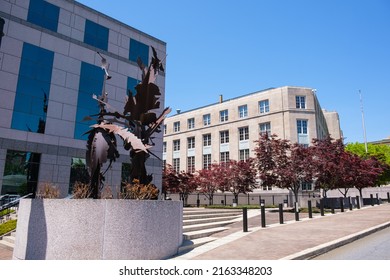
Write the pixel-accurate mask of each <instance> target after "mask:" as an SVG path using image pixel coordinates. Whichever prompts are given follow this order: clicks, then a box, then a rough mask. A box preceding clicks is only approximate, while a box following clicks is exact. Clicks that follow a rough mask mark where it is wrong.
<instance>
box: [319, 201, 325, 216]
mask: <svg viewBox="0 0 390 280" xmlns="http://www.w3.org/2000/svg"><path fill="white" fill-rule="evenodd" d="M320 211H321V216H325V213H324V199H323V198H322V199H321V200H320Z"/></svg>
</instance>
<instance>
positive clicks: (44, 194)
mask: <svg viewBox="0 0 390 280" xmlns="http://www.w3.org/2000/svg"><path fill="white" fill-rule="evenodd" d="M36 197H37V198H59V197H60V190H59V189H58V188H57V187H56V186H53V185H51V184H49V183H45V184H44V185H43V186H42V187H40V188H39V189H38V192H37V195H36Z"/></svg>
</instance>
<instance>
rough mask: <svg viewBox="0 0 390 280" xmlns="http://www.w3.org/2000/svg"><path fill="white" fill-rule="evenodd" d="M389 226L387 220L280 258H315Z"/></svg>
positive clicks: (389, 223)
mask: <svg viewBox="0 0 390 280" xmlns="http://www.w3.org/2000/svg"><path fill="white" fill-rule="evenodd" d="M387 227H390V222H386V223H383V224H380V225H377V226H375V227H371V228H368V229H365V230H362V231H359V232H357V233H354V234H350V235H347V236H345V237H342V238H339V239H336V240H333V241H330V242H327V243H324V244H321V245H318V246H316V247H313V248H309V249H306V250H303V251H301V252H298V253H294V254H292V255H289V256H286V257H284V258H281V259H279V260H308V259H311V258H314V257H316V256H319V255H322V254H325V253H327V252H328V251H331V250H333V249H336V248H338V247H341V246H343V245H346V244H348V243H351V242H353V241H356V240H358V239H360V238H363V237H366V236H368V235H370V234H372V233H375V232H377V231H380V230H382V229H385V228H387Z"/></svg>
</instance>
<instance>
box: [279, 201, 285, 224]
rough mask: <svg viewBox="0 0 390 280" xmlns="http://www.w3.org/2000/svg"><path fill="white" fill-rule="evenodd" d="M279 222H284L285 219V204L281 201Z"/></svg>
mask: <svg viewBox="0 0 390 280" xmlns="http://www.w3.org/2000/svg"><path fill="white" fill-rule="evenodd" d="M279 223H280V224H283V223H284V219H283V204H282V203H279Z"/></svg>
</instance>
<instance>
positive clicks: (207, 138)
mask: <svg viewBox="0 0 390 280" xmlns="http://www.w3.org/2000/svg"><path fill="white" fill-rule="evenodd" d="M209 146H211V134H204V135H203V147H209Z"/></svg>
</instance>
